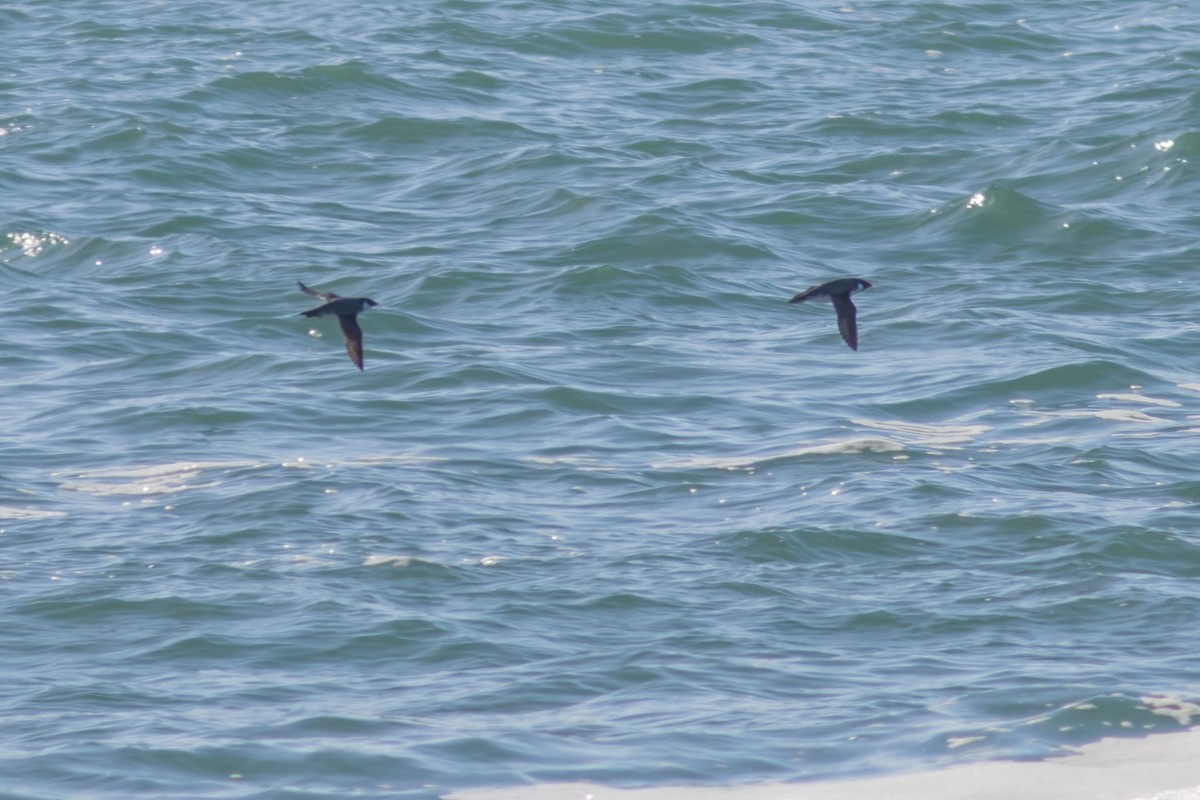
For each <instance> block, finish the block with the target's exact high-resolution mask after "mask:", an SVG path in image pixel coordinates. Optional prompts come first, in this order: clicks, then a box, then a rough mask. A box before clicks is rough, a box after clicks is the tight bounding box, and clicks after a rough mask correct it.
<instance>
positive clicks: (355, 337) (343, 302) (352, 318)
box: [296, 281, 379, 372]
mask: <svg viewBox="0 0 1200 800" xmlns="http://www.w3.org/2000/svg"><path fill="white" fill-rule="evenodd" d="M296 283H299V284H300V291H302V292H304V293H305V294H311V295H312V296H313V297H320V298H321V299H322V300H325V301H327V302H326V303H325V305H323V306H317V307H316V308H314V309H313V310H312V311H304V312H302V316H305V317H326V316H329V315H331V314H336V315H337V318H338V322H339V323H340V324H341V326H342V333H343V334H344V335H345V336H346V352H347V353H349V354H350V360H351V361H352V362H354V366H356V367H358V369H359V371H360V372H361V371H362V368H363V346H362V328H360V327H358V315H359V314H361V313H362V312H363V311H366V310H367V309H368V308H373V307H374V306H377V305H379V303H376V302H375V301H374V300H372V299H370V298H368V297H340V296H338V295H336V294H334V293H333V292H314V291H313V290H312V289H310V288H308V287H307V286H305V285H304V284H303V283H300V281H296Z"/></svg>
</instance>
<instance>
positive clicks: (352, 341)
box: [338, 314, 363, 371]
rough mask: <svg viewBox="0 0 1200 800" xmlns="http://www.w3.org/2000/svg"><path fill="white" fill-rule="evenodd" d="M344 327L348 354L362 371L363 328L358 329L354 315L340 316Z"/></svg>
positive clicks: (339, 318)
mask: <svg viewBox="0 0 1200 800" xmlns="http://www.w3.org/2000/svg"><path fill="white" fill-rule="evenodd" d="M338 322H340V323H341V325H342V333H343V334H345V336H346V353H347V354H349V356H350V360H351V361H352V362H353V363H354V366H356V367H358V368H359V370H360V371H361V370H362V368H363V346H362V328H360V327H358V318H357V317H355V316H354V315H353V314H340V315H338Z"/></svg>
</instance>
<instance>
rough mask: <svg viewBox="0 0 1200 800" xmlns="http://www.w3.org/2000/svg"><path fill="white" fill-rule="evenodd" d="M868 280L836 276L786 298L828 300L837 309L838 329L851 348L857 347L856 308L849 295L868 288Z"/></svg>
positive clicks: (790, 301)
mask: <svg viewBox="0 0 1200 800" xmlns="http://www.w3.org/2000/svg"><path fill="white" fill-rule="evenodd" d="M870 288H871V283H870V281H864V280H863V279H862V278H838V279H837V280H833V281H829V282H828V283H822V284H819V285H817V286H813V287H812V288H811V289H805V290H804V291H803V292H801V293H800V294H798V295H796V296H795V297H793V298H792V299H791V300H788V302H789V303H803V302H804V301H805V300H829V301H831V302H832V303H833V308H834V310H835V311H837V320H838V330H839V331H840V332H841V334H842V338H843V339H845V340H846V344H848V345H850V349H851V350H857V349H858V309H856V308H855V307H854V303H852V302H850V295H852V294H854V293H855V292H861V291H862V290H863V289H870Z"/></svg>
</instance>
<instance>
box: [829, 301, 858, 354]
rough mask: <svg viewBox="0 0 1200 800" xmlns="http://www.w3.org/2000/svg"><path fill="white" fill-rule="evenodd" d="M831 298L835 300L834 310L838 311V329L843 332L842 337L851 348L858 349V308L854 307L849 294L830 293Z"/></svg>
mask: <svg viewBox="0 0 1200 800" xmlns="http://www.w3.org/2000/svg"><path fill="white" fill-rule="evenodd" d="M829 299H830V300H832V301H833V307H834V310H836V311H837V318H838V330H839V331H840V332H841V334H842V338H843V339H845V340H846V344H848V345H850V349H851V350H857V349H858V309H857V308H855V307H854V303H853V302H851V300H850V295H848V294H834V295H830V296H829Z"/></svg>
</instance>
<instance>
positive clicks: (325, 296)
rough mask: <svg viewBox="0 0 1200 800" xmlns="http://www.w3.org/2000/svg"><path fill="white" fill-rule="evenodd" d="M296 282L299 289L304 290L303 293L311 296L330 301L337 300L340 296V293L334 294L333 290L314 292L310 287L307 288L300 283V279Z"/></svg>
mask: <svg viewBox="0 0 1200 800" xmlns="http://www.w3.org/2000/svg"><path fill="white" fill-rule="evenodd" d="M296 283H299V284H300V291H302V292H304V293H305V294H311V295H312V296H313V297H320V298H322V299H324V300H330V301H332V300H337V299H338V298H339V296H340V295H336V294H334V293H333V292H314V291H313V290H312V289H310V288H308V287H307V286H305V285H304V284H303V283H300V281H296Z"/></svg>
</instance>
